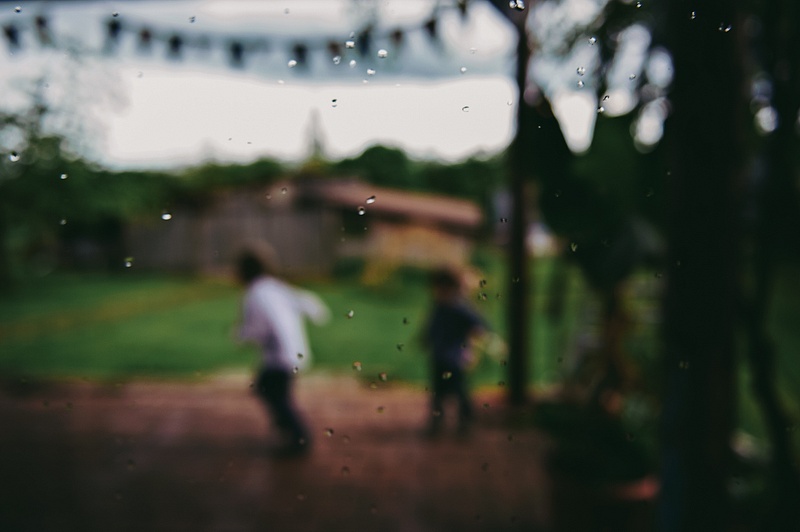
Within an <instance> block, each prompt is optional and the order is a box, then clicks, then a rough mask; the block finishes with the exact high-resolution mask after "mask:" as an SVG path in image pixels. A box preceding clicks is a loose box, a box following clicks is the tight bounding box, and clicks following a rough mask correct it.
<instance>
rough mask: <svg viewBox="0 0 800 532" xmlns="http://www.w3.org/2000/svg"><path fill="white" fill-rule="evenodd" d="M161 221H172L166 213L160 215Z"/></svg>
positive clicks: (170, 216)
mask: <svg viewBox="0 0 800 532" xmlns="http://www.w3.org/2000/svg"><path fill="white" fill-rule="evenodd" d="M161 219H162V220H164V221H168V220H172V215H171V214H170V213H168V212H164V213H162V214H161Z"/></svg>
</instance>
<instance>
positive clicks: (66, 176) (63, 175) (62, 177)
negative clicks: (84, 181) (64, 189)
mask: <svg viewBox="0 0 800 532" xmlns="http://www.w3.org/2000/svg"><path fill="white" fill-rule="evenodd" d="M68 177H69V176H68V175H67V174H61V179H62V180H64V179H66V178H68Z"/></svg>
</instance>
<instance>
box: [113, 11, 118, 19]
mask: <svg viewBox="0 0 800 532" xmlns="http://www.w3.org/2000/svg"><path fill="white" fill-rule="evenodd" d="M111 16H112V17H114V18H117V17H118V16H119V11H114V12H113V13H111Z"/></svg>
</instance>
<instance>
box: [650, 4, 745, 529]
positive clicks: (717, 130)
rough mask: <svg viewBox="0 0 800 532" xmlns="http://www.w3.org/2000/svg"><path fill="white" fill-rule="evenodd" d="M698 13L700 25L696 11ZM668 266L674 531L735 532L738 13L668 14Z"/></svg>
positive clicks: (667, 459) (665, 490)
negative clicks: (731, 481) (731, 483)
mask: <svg viewBox="0 0 800 532" xmlns="http://www.w3.org/2000/svg"><path fill="white" fill-rule="evenodd" d="M695 9H698V11H697V13H696V15H695V16H692V12H693V11H694V10H695ZM668 10H669V11H668V19H667V20H668V35H669V37H670V38H671V40H672V41H671V43H670V49H671V51H672V53H673V63H674V69H675V78H674V82H673V90H672V97H671V101H672V105H673V108H672V116H671V118H670V119H669V121H668V123H667V135H668V137H667V142H668V143H669V144H668V146H669V149H670V150H671V151H670V159H669V171H670V174H671V175H670V176H669V177H668V181H669V182H668V190H669V200H668V201H669V206H668V212H669V218H668V242H669V266H668V283H667V291H666V294H665V301H664V306H665V308H664V310H665V324H664V334H665V362H666V387H665V390H664V393H665V397H664V411H663V414H662V431H663V432H662V436H661V437H662V449H661V452H662V467H663V471H662V492H661V497H662V500H661V513H660V526H661V529H662V530H664V531H684V530H687V531H688V530H727V529H728V528H729V526H730V522H729V515H730V514H729V509H730V508H729V499H728V494H727V482H728V475H729V468H730V461H731V451H730V437H731V432H732V427H733V417H734V404H735V393H734V389H735V368H734V351H735V349H734V343H735V338H734V337H735V330H736V325H737V322H738V318H739V310H740V286H739V284H740V283H739V274H740V244H741V238H740V227H739V212H740V181H741V174H742V166H743V157H742V152H743V135H742V120H741V118H742V116H743V105H742V103H743V97H742V96H743V93H742V74H741V67H740V54H739V51H738V42H737V41H738V39H740V38H741V36H742V35H743V27H742V26H743V25H742V24H740V22H741V20H740V19H739V17H738V16H737V14H738V10H737V2H735V1H729V0H708V1H707V2H705V3H704V4H703V9H702V10H700V9H699V8H698V7H697V5H696V2H694V1H693V0H675V1H673V2H670V3H669V7H668Z"/></svg>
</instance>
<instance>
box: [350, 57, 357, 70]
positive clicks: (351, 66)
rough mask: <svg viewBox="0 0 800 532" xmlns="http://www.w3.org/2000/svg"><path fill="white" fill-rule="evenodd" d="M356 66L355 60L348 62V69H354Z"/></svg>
mask: <svg viewBox="0 0 800 532" xmlns="http://www.w3.org/2000/svg"><path fill="white" fill-rule="evenodd" d="M357 64H358V63H356V60H355V59H351V60H350V68H355V67H356V65H357Z"/></svg>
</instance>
